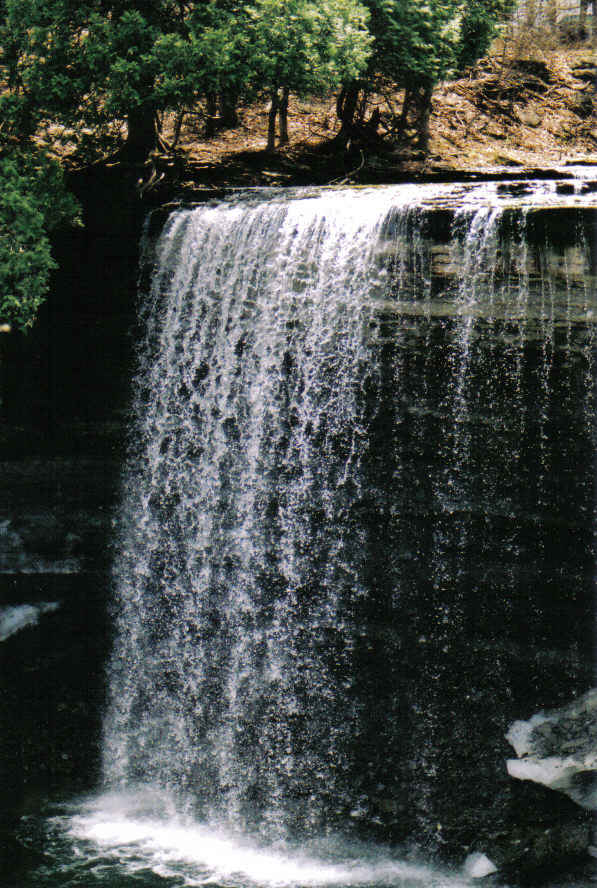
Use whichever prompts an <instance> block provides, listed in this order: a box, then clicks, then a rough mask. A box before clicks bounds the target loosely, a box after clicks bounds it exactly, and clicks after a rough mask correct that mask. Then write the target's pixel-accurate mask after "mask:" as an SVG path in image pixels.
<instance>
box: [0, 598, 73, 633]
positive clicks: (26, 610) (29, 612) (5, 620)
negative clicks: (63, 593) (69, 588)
mask: <svg viewBox="0 0 597 888" xmlns="http://www.w3.org/2000/svg"><path fill="white" fill-rule="evenodd" d="M59 607H60V602H59V601H40V602H38V603H37V604H17V605H13V606H6V607H0V641H6V639H7V638H10V636H11V635H15V634H16V633H17V632H20V631H21V629H26V628H27V627H28V626H35V625H37V623H38V622H39V618H40V617H41V616H42V615H43V614H50V613H53V612H54V611H57V610H58V608H59Z"/></svg>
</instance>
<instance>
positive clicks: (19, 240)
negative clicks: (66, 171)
mask: <svg viewBox="0 0 597 888" xmlns="http://www.w3.org/2000/svg"><path fill="white" fill-rule="evenodd" d="M78 219H79V217H78V206H77V203H76V201H75V200H74V198H73V197H72V196H71V195H70V194H68V192H67V191H66V189H65V187H64V181H63V177H62V170H61V169H60V167H59V166H58V164H57V163H55V162H54V161H51V160H48V159H47V158H46V157H45V156H44V155H43V154H41V153H38V152H33V151H30V152H24V151H22V150H14V149H13V150H12V151H11V155H10V156H9V157H7V156H1V155H0V323H2V324H13V325H15V326H16V327H18V328H19V329H21V330H26V329H27V328H28V327H30V326H31V325H32V324H33V322H34V320H35V316H36V313H37V310H38V308H39V306H40V305H41V303H42V302H43V301H44V299H45V296H46V294H47V291H48V289H49V282H50V274H51V272H52V271H53V269H54V268H56V263H55V261H54V260H53V258H52V254H51V247H50V239H49V235H50V233H51V232H52V231H53V230H54V229H55V228H57V227H58V226H59V225H62V224H65V223H71V224H72V223H73V222H78Z"/></svg>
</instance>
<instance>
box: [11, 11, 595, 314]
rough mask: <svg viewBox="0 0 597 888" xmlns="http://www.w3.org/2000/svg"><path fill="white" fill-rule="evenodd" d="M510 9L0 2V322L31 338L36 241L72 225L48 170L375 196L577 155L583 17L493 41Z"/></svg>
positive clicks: (41, 269)
mask: <svg viewBox="0 0 597 888" xmlns="http://www.w3.org/2000/svg"><path fill="white" fill-rule="evenodd" d="M545 3H546V9H547V0H545ZM552 5H553V3H552ZM530 6H532V7H533V9H536V8H537V5H536V4H530ZM512 8H513V2H512V0H473V2H464V0H432V2H425V0H410V2H408V3H403V2H399V0H325V2H317V3H315V2H314V0H252V2H235V0H209V2H207V3H193V2H185V0H135V2H133V3H128V2H123V0H85V2H82V3H81V2H78V3H73V2H72V0H0V77H1V78H2V89H1V91H0V118H1V121H2V122H1V124H0V184H1V186H2V187H1V188H0V191H1V192H2V193H3V194H4V197H3V198H2V200H0V283H1V285H2V288H3V296H2V301H1V302H0V322H2V323H6V322H9V323H13V324H16V325H17V326H19V327H21V328H26V327H28V326H30V325H31V324H32V323H33V320H34V318H35V313H36V310H37V307H38V305H39V304H40V302H41V300H42V299H43V297H44V295H45V292H46V291H47V288H48V280H49V275H50V272H51V270H52V267H53V260H52V257H51V254H50V249H49V241H48V235H49V233H50V231H51V230H52V228H53V227H55V226H56V225H58V224H64V223H65V222H69V221H70V222H76V220H77V208H76V204H75V202H74V201H73V200H72V199H71V198H70V197H69V196H68V194H67V192H66V190H65V186H64V180H63V177H62V174H61V168H66V169H70V170H72V169H85V168H89V167H90V166H91V165H93V164H102V165H105V164H111V165H115V166H116V167H117V168H119V169H121V170H122V175H123V182H124V181H126V182H128V183H130V182H132V181H137V187H138V190H139V193H140V195H141V196H143V195H147V194H148V193H151V192H153V193H154V196H156V197H159V196H160V194H161V193H162V192H163V193H165V194H166V193H168V190H169V191H170V193H171V190H172V185H173V183H176V182H178V183H180V184H184V183H185V182H186V183H190V184H191V185H192V186H193V187H196V186H197V185H201V184H203V185H208V186H213V185H224V184H264V183H267V184H278V183H280V184H282V183H290V182H299V181H304V182H329V181H371V180H390V179H392V178H396V177H397V176H409V175H413V174H415V173H420V172H421V171H423V172H433V171H434V170H438V169H439V170H443V171H445V170H449V169H455V168H461V169H462V168H469V169H470V168H475V167H479V166H483V167H486V166H488V165H490V166H504V165H513V166H516V165H524V164H529V163H531V164H532V165H535V166H536V165H544V164H545V163H546V162H548V163H550V164H553V163H554V162H557V161H558V160H560V159H561V157H562V156H563V155H564V154H569V153H571V152H575V153H578V152H579V151H582V152H583V153H587V152H590V151H591V150H592V148H593V147H594V143H595V141H596V138H597V137H596V132H595V128H594V112H593V97H592V91H591V86H592V80H593V78H594V73H595V69H594V65H593V63H592V61H591V59H590V54H589V50H590V45H589V43H588V42H587V37H588V35H587V17H586V5H585V6H583V5H582V0H581V7H580V15H579V16H577V18H576V19H574V20H573V21H572V24H571V26H570V27H569V28H568V32H566V33H565V32H564V31H563V30H562V20H558V19H557V16H556V17H555V18H554V19H553V21H551V24H550V23H549V22H548V23H547V24H548V25H549V27H548V26H547V25H546V21H547V19H546V15H547V13H546V12H545V10H542V8H541V3H539V7H538V8H539V16H538V18H537V20H536V21H531V20H530V19H529V20H528V21H525V22H524V23H523V25H521V24H520V23H518V24H517V25H516V28H515V30H512V25H510V26H509V27H510V31H508V26H507V21H508V20H509V21H510V22H512V19H508V17H509V16H510V14H511V12H512ZM529 8H530V7H529ZM550 8H551V7H550ZM534 14H535V13H534ZM537 22H538V23H539V25H540V27H536V25H537ZM548 32H549V35H550V37H549V40H548V42H547V43H546V44H545V45H544V46H541V45H540V43H541V41H540V40H539V37H540V36H541V37H542V38H543V36H544V35H545V33H548ZM498 34H499V35H500V40H501V44H500V45H496V43H495V38H496V35H498ZM583 39H584V42H583ZM492 40H493V41H494V43H493V51H492V54H491V55H490V56H489V57H488V58H485V59H483V60H482V61H480V62H479V61H477V60H478V59H480V58H482V57H483V55H484V54H485V53H486V52H487V50H488V49H489V47H490V44H491V42H492ZM562 40H566V41H567V45H566V46H565V47H564V46H563V44H562ZM525 41H526V45H525ZM549 41H551V42H549ZM548 44H549V45H548ZM131 173H132V175H131ZM17 217H18V218H17Z"/></svg>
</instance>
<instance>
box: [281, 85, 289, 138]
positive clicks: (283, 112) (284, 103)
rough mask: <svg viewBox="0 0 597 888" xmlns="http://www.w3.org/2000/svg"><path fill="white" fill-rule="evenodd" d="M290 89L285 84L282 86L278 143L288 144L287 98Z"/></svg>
mask: <svg viewBox="0 0 597 888" xmlns="http://www.w3.org/2000/svg"><path fill="white" fill-rule="evenodd" d="M289 95H290V90H289V89H288V87H287V86H284V87H282V98H281V99H280V107H279V115H280V145H288V142H289V138H288V98H289Z"/></svg>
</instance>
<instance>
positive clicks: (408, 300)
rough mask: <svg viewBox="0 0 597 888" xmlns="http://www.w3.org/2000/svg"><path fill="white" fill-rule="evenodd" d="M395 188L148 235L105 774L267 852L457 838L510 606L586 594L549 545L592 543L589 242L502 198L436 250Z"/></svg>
mask: <svg viewBox="0 0 597 888" xmlns="http://www.w3.org/2000/svg"><path fill="white" fill-rule="evenodd" d="M413 193H414V192H413V190H412V189H408V188H399V187H396V188H384V189H365V190H362V191H360V190H354V191H350V190H348V191H332V192H320V193H316V194H308V193H305V194H303V193H300V192H299V193H297V194H290V195H283V194H282V195H278V196H275V195H274V196H272V197H270V198H269V199H267V200H262V201H260V200H258V199H255V198H254V197H244V198H238V199H236V200H231V201H229V202H226V203H222V204H219V205H215V206H211V205H207V206H203V207H199V208H195V209H180V210H176V211H174V212H173V213H172V214H171V215H170V217H169V218H168V220H167V222H166V224H165V226H164V227H163V230H162V231H161V233H160V234H159V237H158V238H157V241H156V242H155V243H152V244H151V246H150V247H148V251H149V252H148V256H149V262H150V264H151V266H152V274H151V275H150V277H151V283H150V285H149V286H148V288H147V292H146V293H145V294H144V297H143V304H142V318H143V323H144V324H145V336H144V340H143V342H142V344H141V346H140V349H139V358H138V371H137V378H136V395H135V402H134V411H133V413H134V419H133V430H132V435H131V456H130V460H129V465H128V468H127V472H126V476H125V479H124V483H123V504H122V510H121V513H120V516H119V518H118V522H117V524H118V526H117V538H118V553H119V554H118V556H117V560H116V565H115V569H114V584H115V588H116V601H115V606H114V611H115V644H114V651H113V655H112V659H111V663H110V667H109V705H108V711H107V715H106V721H105V728H104V777H105V784H106V787H107V788H108V789H111V790H120V791H122V790H131V789H132V790H136V789H138V788H140V787H152V788H154V789H155V788H159V789H160V791H164V792H165V793H167V794H168V797H169V798H170V799H173V805H174V809H175V810H176V811H177V812H179V813H181V812H183V813H184V814H185V815H188V816H192V817H193V818H195V820H196V821H200V822H208V823H212V824H214V823H216V824H224V825H225V826H226V827H228V828H230V829H232V830H236V831H244V832H253V833H257V834H258V835H260V836H262V837H265V838H267V839H287V838H297V837H299V838H300V837H309V836H315V835H318V834H321V833H323V832H325V830H327V829H329V828H332V829H337V830H343V829H346V828H347V824H351V825H352V826H353V827H355V828H358V829H360V828H361V827H362V826H363V825H364V824H379V825H382V826H385V827H387V828H388V829H389V830H390V831H392V830H393V831H394V833H393V834H395V835H396V836H397V837H398V838H399V839H401V840H403V839H404V838H406V837H408V836H409V835H410V834H411V833H413V832H416V833H417V835H418V837H419V838H420V839H421V842H422V844H424V845H426V846H428V847H439V848H441V845H442V842H448V841H450V836H449V835H447V833H448V831H449V825H448V824H449V814H448V813H447V809H448V807H449V797H450V796H451V795H452V794H453V792H457V791H458V780H459V779H461V778H460V777H459V776H458V775H457V774H456V773H453V772H452V770H451V765H450V755H451V752H452V751H453V749H454V744H456V746H457V747H458V743H460V744H461V746H460V747H459V748H462V749H468V748H469V747H468V746H467V743H469V744H470V742H471V741H470V740H468V741H465V740H463V739H462V740H458V737H457V735H448V736H446V731H447V726H448V725H452V726H453V725H454V723H456V725H457V726H458V725H459V724H461V723H465V722H466V724H467V725H468V728H467V730H468V731H469V732H470V731H472V734H473V735H475V736H477V734H478V735H479V737H481V735H482V734H483V732H485V733H488V732H489V731H490V727H489V726H490V725H491V726H492V727H491V730H495V731H498V732H499V729H496V728H495V723H496V722H497V721H498V720H499V719H498V718H497V717H496V716H495V707H496V706H497V707H499V706H501V705H502V704H503V705H504V707H507V703H506V698H507V697H508V694H510V693H511V681H510V679H509V670H510V669H511V665H512V662H510V661H507V658H508V657H511V658H514V657H515V656H517V654H516V655H515V654H512V650H513V649H514V647H515V646H516V645H518V644H519V643H520V638H519V634H520V631H521V630H520V629H519V628H518V624H519V621H521V620H522V621H523V623H524V626H525V629H524V631H525V632H526V633H527V635H528V638H529V642H528V643H529V644H530V645H532V644H539V642H540V639H542V638H543V637H544V635H545V632H546V628H545V623H546V621H548V620H549V619H551V616H552V615H551V612H550V613H547V614H545V613H543V611H541V612H539V611H538V610H537V607H536V605H533V606H532V609H531V610H532V612H531V611H529V613H527V611H526V610H525V607H526V603H525V602H526V601H527V600H528V596H527V598H525V595H527V590H528V589H529V588H530V587H531V586H534V585H536V584H541V583H544V584H547V585H548V586H549V588H550V589H551V588H553V586H554V584H557V583H559V582H562V583H563V585H564V586H565V585H566V583H567V582H569V580H570V573H571V572H572V573H574V571H576V573H575V574H574V575H575V576H576V578H577V579H578V581H579V583H580V582H582V580H581V579H580V574H581V573H582V571H583V570H584V567H583V566H582V565H579V564H578V558H577V556H578V550H575V554H574V556H572V555H571V556H570V559H568V557H567V556H563V559H564V562H565V564H564V567H563V568H561V567H559V568H558V570H560V573H561V574H562V575H561V576H558V575H557V571H556V570H555V569H554V570H553V571H552V572H550V570H551V568H550V563H549V562H550V552H549V551H548V546H549V543H548V540H549V539H550V533H552V532H553V527H554V524H553V522H554V521H556V522H557V521H560V523H562V524H564V523H565V522H569V523H570V522H571V521H576V522H577V523H576V528H577V530H576V532H577V533H578V534H579V535H581V536H582V535H583V534H586V533H589V532H590V531H587V528H586V526H585V525H586V523H587V522H588V521H589V518H590V512H591V508H592V504H591V495H590V493H587V491H586V490H585V487H584V486H583V485H584V481H583V482H582V484H581V482H578V481H577V480H575V476H574V471H576V469H575V467H577V464H578V459H582V458H583V457H584V455H585V453H586V452H590V451H589V450H588V448H589V444H590V441H591V440H592V428H591V422H590V421H588V420H587V419H586V417H590V416H591V415H592V410H593V388H592V378H593V341H594V340H593V323H592V314H591V312H592V311H593V308H594V306H593V305H592V302H593V300H594V296H593V294H592V292H591V291H590V288H589V287H587V286H586V285H585V284H583V283H582V276H583V275H584V274H585V273H586V270H587V263H588V259H587V258H586V254H587V250H586V249H585V247H583V245H582V243H581V244H580V247H579V246H578V244H575V245H574V246H572V247H571V248H570V249H568V250H567V252H566V251H564V252H563V253H562V252H560V253H558V254H557V256H556V258H555V259H554V257H553V256H552V254H551V253H550V250H549V244H547V243H545V242H544V241H542V242H541V243H539V242H537V243H536V244H535V246H533V245H529V237H528V231H527V220H528V214H527V213H526V212H525V211H516V212H513V210H512V206H511V204H508V203H505V202H503V201H501V200H500V199H499V197H498V196H497V194H496V193H495V192H494V193H492V199H491V202H490V204H489V205H488V204H487V203H486V202H485V201H483V200H481V201H480V202H479V205H475V204H474V202H471V201H469V202H468V203H467V202H465V205H464V206H463V205H462V195H458V196H457V205H458V207H459V209H457V211H455V212H451V214H450V218H451V222H450V223H449V224H448V226H447V228H445V230H444V231H443V234H442V236H441V237H440V238H436V239H435V240H434V239H433V236H432V235H431V234H430V231H429V227H430V224H431V222H430V220H432V218H433V213H432V210H433V208H432V207H430V206H428V205H426V204H425V201H424V200H423V201H422V200H421V199H420V197H419V199H418V200H416V201H415V200H413ZM419 193H420V192H419ZM513 220H514V221H513ZM574 262H576V263H577V266H578V267H580V271H579V270H578V268H576V270H575V269H574V268H571V263H572V264H574ZM556 368H557V372H558V374H559V375H558V383H557V386H555V385H554V384H553V377H554V376H555V373H556ZM571 421H572V422H575V423H578V424H579V428H578V432H579V439H578V440H579V442H580V443H579V444H578V450H577V452H576V453H571V452H569V450H567V449H566V448H565V447H563V446H562V445H561V443H560V441H559V440H558V434H559V433H560V432H561V430H562V429H563V428H564V426H565V424H566V423H569V422H571ZM583 424H584V425H583ZM581 426H582V428H581ZM585 448H586V450H585ZM588 462H589V463H590V459H589V460H588ZM566 485H569V487H568V489H566ZM575 510H578V515H576V517H574V516H573V517H571V516H572V513H573V512H575ZM583 510H584V511H583ZM575 514H576V512H575ZM554 516H555V517H554ZM583 540H584V536H583ZM562 545H564V543H562ZM580 545H581V548H582V546H584V545H585V543H584V542H582V544H580ZM588 545H589V544H588V543H587V546H588ZM584 551H585V550H584V549H583V552H584ZM573 558H576V559H577V562H576V567H575V566H574V565H572V563H571V562H572V560H573ZM542 559H543V561H542ZM567 570H568V571H569V573H568V574H566V571H567ZM562 572H563V573H562ZM564 574H565V575H564ZM550 584H551V585H550ZM539 598H540V599H541V594H539ZM543 605H544V603H543V604H542V605H541V606H542V607H543ZM545 607H547V605H545ZM497 623H499V624H500V627H501V629H502V630H503V631H504V632H505V633H506V635H507V636H508V639H509V640H508V645H509V646H508V645H505V644H504V645H501V646H496V644H495V631H496V629H495V627H496V625H497ZM562 631H566V630H565V629H562ZM571 631H572V630H571ZM471 634H472V636H473V637H475V638H476V641H475V643H474V644H473V645H471V644H470V641H469V639H470V638H471ZM463 663H466V664H467V670H468V672H467V679H466V681H467V682H468V684H467V688H466V693H465V690H463V689H462V688H461V685H462V668H463V666H462V664H463ZM532 680H534V678H533V676H531V677H530V678H529V683H531V681H532ZM471 725H473V727H471ZM458 730H459V728H458ZM479 742H482V740H481V739H480V740H479ZM482 792H485V789H483V790H482ZM479 806H480V807H482V801H481V800H479ZM444 818H445V823H446V827H445V828H444V834H443V836H442V833H441V829H440V827H441V824H442V822H444ZM438 824H440V826H438ZM409 830H410V831H411V833H409Z"/></svg>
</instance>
